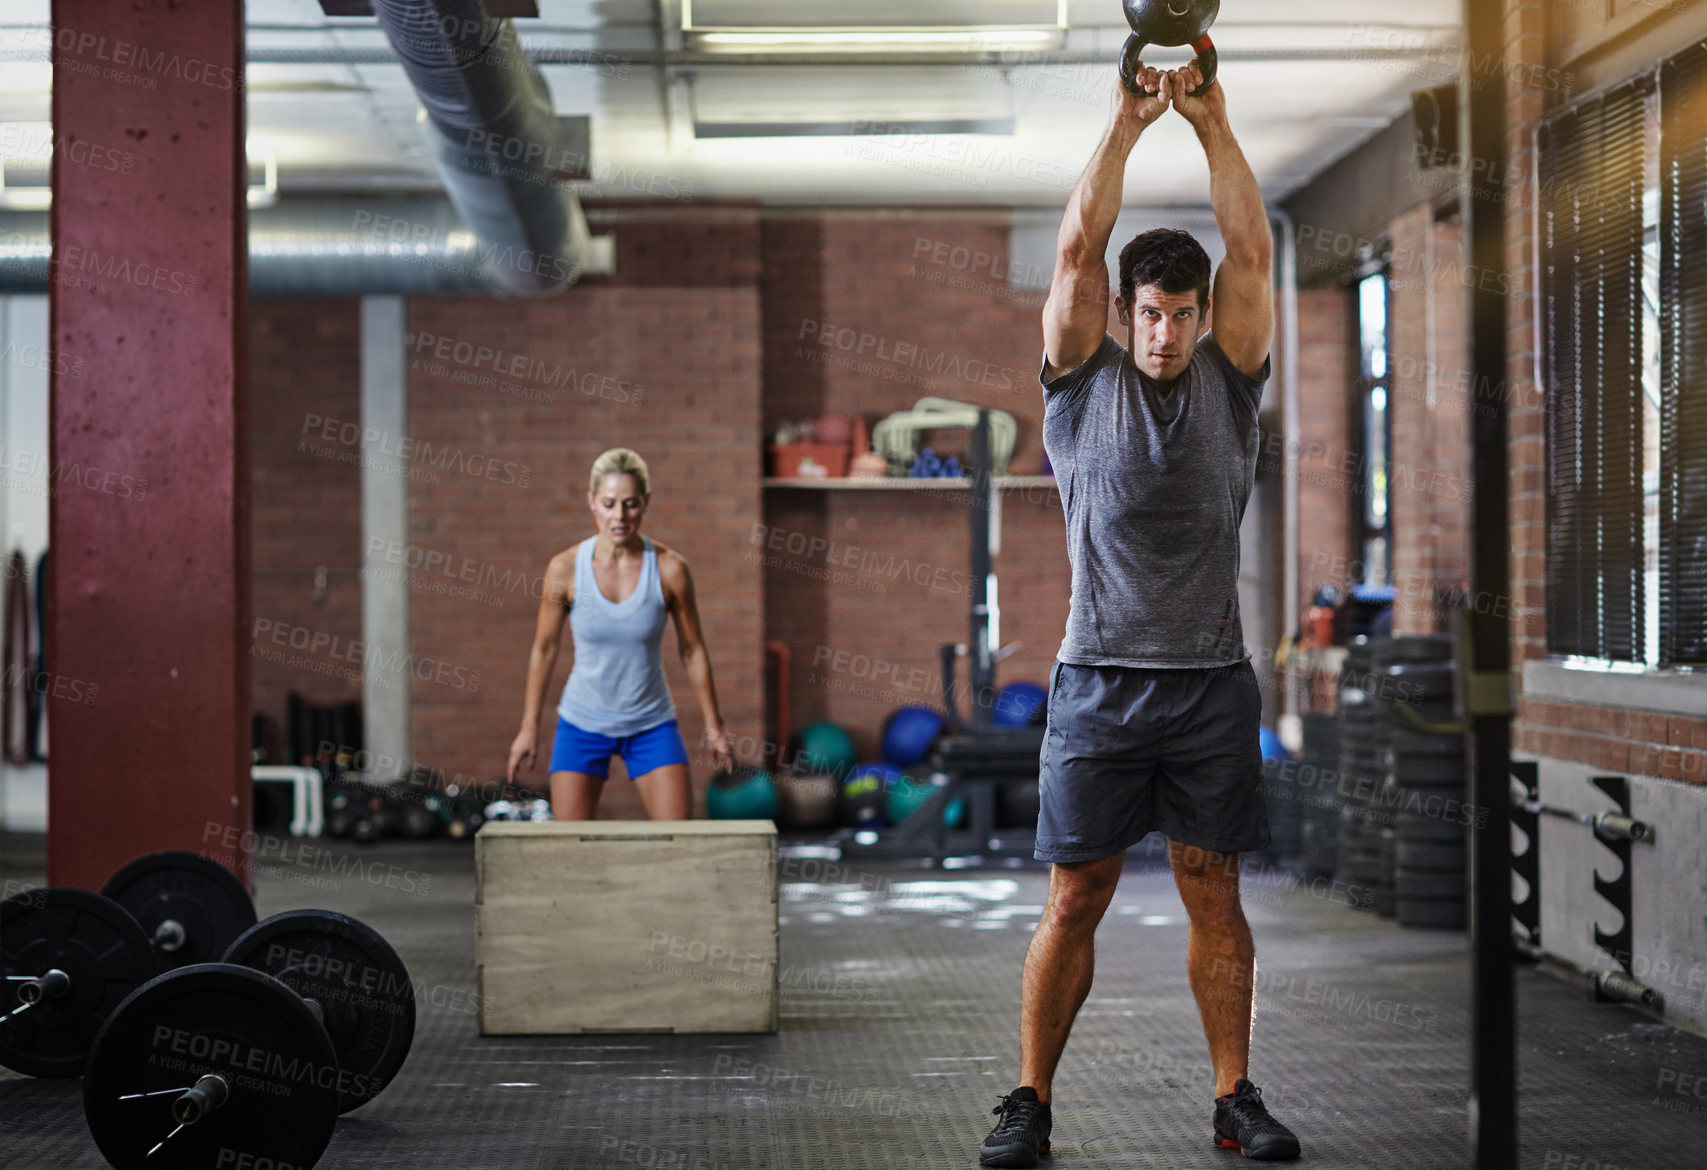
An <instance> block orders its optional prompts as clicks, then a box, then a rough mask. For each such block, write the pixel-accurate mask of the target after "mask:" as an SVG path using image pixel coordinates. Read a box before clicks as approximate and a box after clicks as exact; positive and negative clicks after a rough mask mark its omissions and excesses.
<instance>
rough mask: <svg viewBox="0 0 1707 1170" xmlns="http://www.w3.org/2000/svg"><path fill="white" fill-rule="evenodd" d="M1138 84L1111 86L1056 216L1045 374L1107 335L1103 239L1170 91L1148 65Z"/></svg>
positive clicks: (1065, 367)
mask: <svg viewBox="0 0 1707 1170" xmlns="http://www.w3.org/2000/svg"><path fill="white" fill-rule="evenodd" d="M1138 81H1139V85H1140V86H1141V87H1142V88H1143V89H1144V90H1146V91H1148V92H1145V93H1140V94H1138V95H1137V96H1133V95H1132V94H1130V93H1128V92H1127V90H1126V88H1125V87H1124V86H1122V85H1121V84H1120V83H1119V82H1118V81H1117V82H1116V83H1115V86H1114V106H1113V109H1112V110H1111V111H1110V113H1109V119H1108V127H1107V128H1106V129H1105V130H1104V131H1103V134H1102V141H1100V142H1098V143H1097V148H1096V153H1095V154H1093V155H1091V161H1090V165H1089V166H1087V167H1086V168H1085V171H1084V173H1083V174H1082V175H1080V176H1079V181H1078V182H1077V183H1075V184H1074V185H1073V194H1072V196H1071V198H1069V199H1068V201H1067V214H1066V216H1065V217H1064V218H1063V219H1062V220H1061V234H1060V236H1059V238H1058V239H1057V240H1056V244H1055V275H1054V278H1053V279H1052V280H1051V281H1050V285H1049V299H1048V300H1047V301H1046V302H1044V305H1043V352H1044V356H1045V358H1046V360H1047V362H1048V367H1049V368H1048V376H1049V377H1050V378H1051V379H1054V378H1056V377H1059V376H1060V375H1062V374H1064V373H1066V372H1067V371H1069V370H1073V369H1077V368H1078V367H1079V366H1080V365H1083V364H1084V362H1085V360H1086V359H1087V358H1089V357H1090V356H1091V355H1092V354H1094V353H1095V352H1096V351H1097V347H1098V346H1100V345H1101V344H1102V339H1103V336H1104V334H1106V333H1107V332H1108V260H1107V254H1108V237H1109V236H1110V235H1111V234H1113V232H1114V221H1115V219H1116V218H1117V217H1118V216H1119V215H1120V198H1121V191H1122V188H1123V186H1124V183H1125V178H1126V159H1127V156H1128V155H1130V154H1131V153H1132V148H1133V147H1134V146H1136V145H1137V144H1138V138H1139V136H1140V135H1142V134H1143V133H1144V129H1145V127H1147V126H1149V124H1150V123H1151V122H1154V121H1155V120H1156V119H1157V118H1159V117H1161V116H1162V114H1163V113H1164V112H1165V111H1166V110H1167V108H1168V100H1169V98H1170V97H1171V96H1172V93H1171V89H1170V88H1169V87H1170V86H1171V84H1172V82H1171V79H1169V78H1167V77H1166V76H1165V75H1163V74H1160V73H1157V71H1156V70H1154V69H1146V70H1145V71H1144V74H1143V76H1142V77H1140V78H1139V79H1138Z"/></svg>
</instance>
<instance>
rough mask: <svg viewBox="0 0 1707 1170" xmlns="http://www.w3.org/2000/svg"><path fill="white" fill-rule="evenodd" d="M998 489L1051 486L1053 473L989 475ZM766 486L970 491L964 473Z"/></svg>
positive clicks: (773, 479)
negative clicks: (961, 474) (915, 477)
mask: <svg viewBox="0 0 1707 1170" xmlns="http://www.w3.org/2000/svg"><path fill="white" fill-rule="evenodd" d="M992 480H993V482H994V484H995V486H996V488H997V489H998V490H1007V489H1013V488H1034V487H1039V488H1053V487H1054V486H1055V477H1054V476H1052V475H998V476H994V477H992ZM764 486H765V487H766V488H778V489H785V490H803V491H818V492H824V491H858V492H885V491H887V492H906V491H928V490H930V489H932V488H936V489H938V490H941V491H962V492H964V491H970V490H971V488H972V481H971V480H970V479H967V478H965V477H961V478H958V479H955V478H949V477H931V478H918V479H914V478H910V477H904V476H890V477H886V478H883V479H853V478H850V477H848V476H840V477H836V478H830V477H826V476H817V477H806V476H802V477H800V478H795V479H779V478H776V477H774V476H773V477H769V478H767V479H765V481H764Z"/></svg>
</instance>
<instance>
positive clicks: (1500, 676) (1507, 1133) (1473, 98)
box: [1459, 0, 1518, 1170]
mask: <svg viewBox="0 0 1707 1170" xmlns="http://www.w3.org/2000/svg"><path fill="white" fill-rule="evenodd" d="M1506 8H1507V4H1506V3H1504V2H1502V3H1493V2H1491V0H1465V3H1464V27H1465V40H1466V43H1467V46H1468V49H1469V52H1468V54H1467V56H1466V64H1465V69H1464V71H1463V73H1462V75H1461V76H1460V78H1459V84H1460V90H1459V97H1460V100H1459V109H1460V110H1461V114H1460V123H1459V125H1460V130H1461V135H1460V138H1461V142H1462V143H1463V145H1464V146H1465V147H1466V149H1465V151H1464V154H1465V156H1466V157H1467V158H1470V159H1473V160H1475V165H1472V166H1467V167H1466V168H1465V172H1466V176H1467V177H1466V179H1465V181H1464V185H1463V187H1462V188H1461V192H1460V194H1461V198H1460V206H1461V207H1462V209H1463V215H1464V221H1465V230H1466V241H1467V246H1468V252H1469V260H1470V263H1471V264H1472V265H1473V266H1474V267H1475V269H1476V270H1478V271H1481V272H1503V271H1505V270H1506V268H1507V261H1506V247H1505V243H1506V237H1505V199H1506V191H1505V189H1504V187H1503V183H1504V181H1505V175H1506V142H1505V136H1506V110H1505V95H1506V87H1505V74H1504V70H1503V69H1502V68H1501V67H1500V65H1501V63H1502V62H1503V61H1504V59H1505V35H1504V34H1505V28H1504V26H1505V13H1506ZM1477 62H1489V63H1490V64H1489V65H1487V66H1486V67H1484V68H1480V69H1478V68H1477V67H1476V63H1477ZM1492 283H1493V282H1487V284H1488V285H1492ZM1506 317H1507V305H1506V299H1505V297H1504V296H1503V295H1502V294H1501V293H1500V292H1498V291H1497V290H1496V289H1493V288H1490V287H1485V286H1482V287H1477V288H1475V289H1473V290H1472V291H1471V294H1470V350H1471V361H1470V366H1471V369H1472V371H1473V372H1474V377H1475V393H1474V394H1473V395H1472V398H1471V401H1472V402H1473V404H1474V407H1473V413H1472V416H1471V422H1470V425H1471V465H1472V468H1473V471H1474V483H1475V498H1474V503H1473V505H1472V515H1471V529H1472V536H1471V547H1470V591H1471V596H1472V597H1493V598H1503V597H1507V596H1509V594H1510V590H1511V573H1510V564H1509V562H1508V560H1507V558H1508V557H1509V556H1510V551H1511V550H1510V535H1509V532H1508V521H1507V499H1506V492H1507V486H1506V417H1505V408H1506V401H1505V400H1506V395H1505V393H1504V389H1505V386H1506V344H1505V333H1506ZM1505 613H1506V607H1504V606H1500V605H1489V606H1480V605H1477V606H1472V607H1470V609H1469V610H1468V611H1463V612H1462V613H1461V624H1460V631H1461V632H1460V639H1461V642H1467V643H1468V645H1461V646H1460V650H1459V654H1460V662H1461V663H1462V665H1463V666H1465V667H1467V668H1468V669H1467V672H1466V673H1465V676H1464V683H1465V685H1464V696H1465V703H1464V706H1465V712H1464V713H1465V716H1466V717H1467V718H1468V719H1469V721H1470V738H1471V742H1470V759H1471V769H1470V775H1471V785H1472V787H1471V793H1472V799H1471V803H1472V806H1473V807H1474V808H1475V810H1476V820H1475V826H1476V827H1475V830H1474V832H1473V834H1472V838H1471V840H1472V846H1471V863H1470V891H1471V893H1470V898H1471V900H1470V952H1471V969H1472V981H1471V1002H1470V1152H1471V1161H1472V1164H1473V1165H1474V1166H1475V1167H1476V1168H1477V1170H1510V1168H1511V1167H1513V1166H1516V1165H1517V1164H1518V1159H1517V1088H1516V1075H1515V1074H1516V1067H1515V1066H1516V1060H1515V1053H1514V1047H1515V1039H1516V1021H1515V1020H1514V1018H1513V1017H1514V1015H1515V1012H1516V997H1515V994H1514V980H1513V972H1512V964H1513V959H1514V953H1513V946H1512V938H1511V932H1512V905H1511V778H1510V775H1511V715H1512V707H1513V703H1512V701H1511V694H1512V692H1511V643H1510V637H1511V633H1510V629H1509V626H1508V622H1507V620H1506V617H1505Z"/></svg>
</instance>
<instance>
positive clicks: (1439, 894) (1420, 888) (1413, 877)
mask: <svg viewBox="0 0 1707 1170" xmlns="http://www.w3.org/2000/svg"><path fill="white" fill-rule="evenodd" d="M1395 881H1396V884H1397V886H1398V890H1399V896H1400V897H1401V898H1406V899H1411V900H1417V899H1427V900H1433V899H1436V898H1464V897H1465V896H1467V895H1468V894H1469V891H1470V882H1469V879H1468V878H1466V877H1465V876H1464V875H1463V874H1462V873H1431V872H1429V871H1428V870H1415V869H1401V870H1399V872H1398V875H1397V877H1396V878H1395Z"/></svg>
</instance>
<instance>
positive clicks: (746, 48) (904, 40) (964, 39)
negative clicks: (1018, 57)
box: [682, 0, 1067, 53]
mask: <svg viewBox="0 0 1707 1170" xmlns="http://www.w3.org/2000/svg"><path fill="white" fill-rule="evenodd" d="M693 5H694V0H682V35H683V37H684V38H685V39H686V41H687V43H688V45H689V46H690V47H692V48H694V49H698V50H701V51H703V52H710V53H788V52H794V53H897V52H902V53H906V52H914V53H918V52H964V53H999V52H1018V51H1031V52H1038V51H1043V50H1047V49H1053V48H1058V47H1060V46H1061V45H1062V44H1063V43H1064V40H1065V37H1066V33H1067V0H1056V2H1055V4H1054V5H1053V7H1054V10H1055V18H1054V20H1053V21H1052V22H1048V23H1044V22H1038V23H1023V16H1022V22H1015V21H1013V20H1012V19H1011V17H1013V16H1016V15H1021V14H1020V13H1018V12H1015V11H1013V9H1011V8H1009V9H1007V10H1005V11H1002V12H992V13H989V14H988V15H994V16H996V18H997V19H996V21H995V22H993V23H989V24H977V23H967V24H955V23H952V19H953V17H952V15H950V14H949V13H946V12H943V11H941V10H940V9H939V10H938V11H937V12H931V13H926V14H923V15H924V19H922V20H921V21H920V22H919V23H918V24H916V25H913V24H906V23H896V22H894V20H893V18H894V17H895V16H900V17H901V20H902V21H903V22H904V21H905V20H906V19H907V17H908V16H909V15H911V14H910V13H907V12H905V11H903V10H896V9H891V10H889V11H886V12H884V13H883V14H882V15H880V16H878V20H884V18H885V17H887V18H889V20H888V21H886V22H885V23H876V22H874V23H872V24H870V25H857V24H821V25H813V24H799V25H788V24H774V23H767V24H760V23H757V22H754V23H751V24H744V23H733V24H729V23H726V24H708V25H696V24H695V23H694V16H693ZM1045 10H1047V9H1045ZM730 15H733V14H730ZM755 15H756V13H755ZM790 15H792V13H791V14H790ZM838 15H841V14H840V13H838ZM945 15H947V16H949V17H950V19H949V21H944V20H943V19H942V17H943V16H945ZM1027 15H1029V13H1028V14H1027ZM1038 15H1042V13H1038ZM933 16H934V17H936V19H935V20H932V19H931V17H933ZM1003 16H1008V17H1010V19H1009V20H1008V21H1005V22H1004V21H1002V19H1001V18H1002V17H1003ZM713 19H715V17H713ZM785 19H786V18H785ZM843 19H846V17H845V16H844V17H843Z"/></svg>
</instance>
